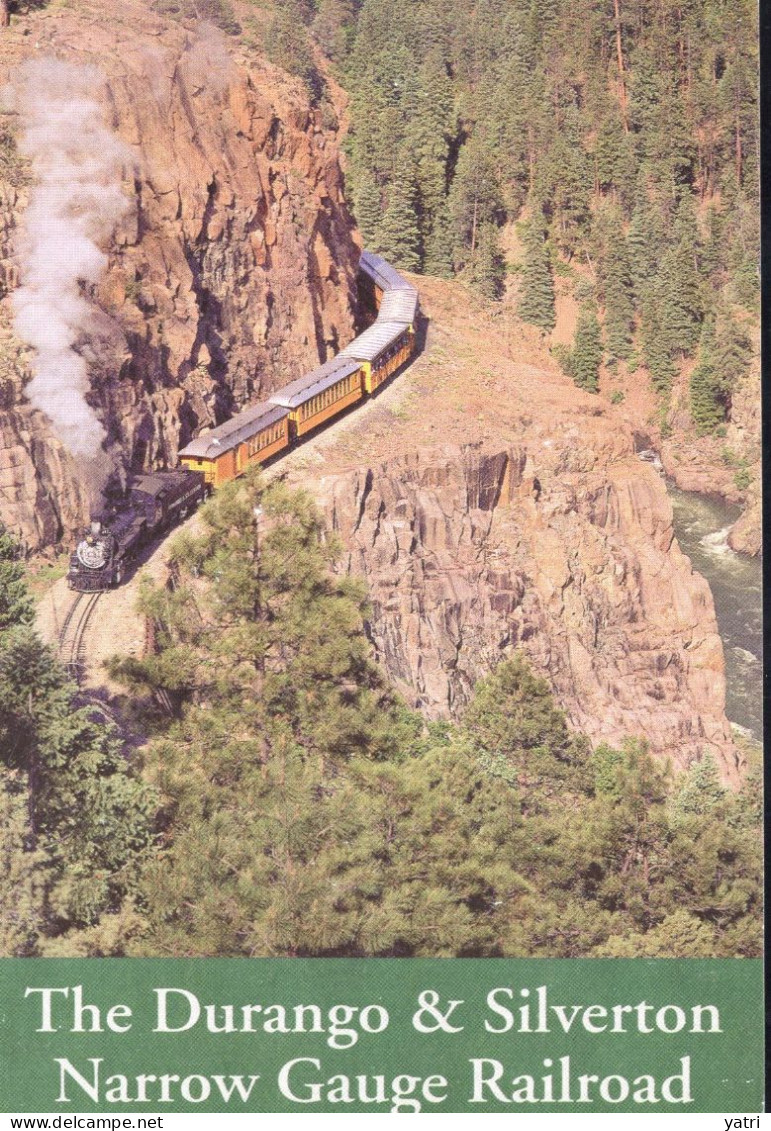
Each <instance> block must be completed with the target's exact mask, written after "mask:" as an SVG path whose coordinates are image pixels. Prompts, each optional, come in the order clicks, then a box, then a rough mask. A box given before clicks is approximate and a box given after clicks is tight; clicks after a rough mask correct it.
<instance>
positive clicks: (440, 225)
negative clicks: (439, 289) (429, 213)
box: [424, 201, 452, 279]
mask: <svg viewBox="0 0 771 1131" xmlns="http://www.w3.org/2000/svg"><path fill="white" fill-rule="evenodd" d="M424 270H425V273H426V274H427V275H438V276H439V278H440V279H451V278H452V225H451V222H450V214H449V211H448V209H447V202H446V201H445V202H443V204H442V206H441V207H440V209H439V211H438V212H437V214H436V216H435V217H434V224H433V227H432V229H431V232H430V234H429V236H428V242H427V244H426V257H425V263H424Z"/></svg>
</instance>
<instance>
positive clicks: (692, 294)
mask: <svg viewBox="0 0 771 1131" xmlns="http://www.w3.org/2000/svg"><path fill="white" fill-rule="evenodd" d="M673 235H674V240H675V242H674V244H673V246H672V247H671V248H670V249H669V250H668V251H667V252H665V254H664V256H663V257H662V260H661V264H660V268H659V276H658V282H659V286H660V292H659V293H660V295H661V307H660V317H661V323H662V327H663V329H664V333H665V334H666V336H667V339H668V342H669V343H670V345H671V348H672V349H674V350H678V351H682V352H683V353H691V352H692V350H693V348H694V346H695V345H696V342H697V341H698V335H699V326H700V322H701V318H702V316H703V300H702V295H701V281H700V278H699V273H698V259H697V256H698V233H697V231H696V219H695V216H694V213H693V204H692V202H691V199H690V196H689V195H688V194H684V195H683V197H682V198H681V200H680V204H679V206H678V210H677V215H676V217H675V225H674V233H673Z"/></svg>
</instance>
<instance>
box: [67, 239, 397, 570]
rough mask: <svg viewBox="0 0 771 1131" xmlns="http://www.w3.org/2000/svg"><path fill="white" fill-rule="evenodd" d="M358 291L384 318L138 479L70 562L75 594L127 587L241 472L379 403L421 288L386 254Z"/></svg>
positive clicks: (362, 271)
mask: <svg viewBox="0 0 771 1131" xmlns="http://www.w3.org/2000/svg"><path fill="white" fill-rule="evenodd" d="M359 292H360V297H361V300H362V305H363V306H365V307H369V308H370V309H372V310H374V312H375V313H376V318H375V321H374V322H373V324H372V325H371V326H369V327H368V328H367V329H366V330H364V332H363V333H361V334H359V336H358V337H357V338H354V340H353V341H352V342H351V344H350V345H349V346H346V347H345V349H344V350H342V352H341V353H339V354H338V355H337V357H335V358H332V359H331V360H330V361H327V362H325V363H324V364H323V365H320V366H319V367H318V368H317V369H314V370H313V371H312V372H311V373H307V374H305V376H303V377H298V378H297V380H296V381H292V382H291V383H290V384H289V385H286V386H284V388H283V389H277V390H276V392H275V393H273V395H272V396H271V397H270V399H269V400H267V401H264V402H262V403H261V404H257V405H252V406H250V407H249V408H246V409H244V410H243V411H242V412H239V413H237V414H236V415H235V416H233V417H232V418H231V419H230V420H227V421H225V422H224V423H223V424H220V425H218V426H217V427H216V428H212V429H211V430H209V431H208V432H204V433H203V434H201V435H200V436H199V437H198V438H197V439H195V440H192V441H191V442H190V443H189V444H188V445H187V447H185V448H183V449H182V450H181V451H180V453H179V460H180V463H181V464H182V467H181V468H180V469H178V470H176V471H158V472H155V473H153V474H150V475H137V476H135V477H134V478H133V479H131V480H130V482H129V485H128V487H127V488H126V490H125V491H124V492H123V493H122V494H121V495H120V496H119V497H117V498H113V499H112V501H110V502H108V504H107V506H106V507H105V509H104V510H103V511H102V513H100V514H97V515H94V516H93V517H92V521H91V526H90V528H89V529H88V530H87V531H86V534H85V537H84V538H83V539H82V541H81V542H79V543H78V546H77V548H76V550H75V552H74V554H73V555H72V559H71V561H70V568H69V572H68V574H67V581H68V584H69V586H70V588H71V589H77V590H80V591H81V592H95V591H97V590H101V589H109V588H111V587H112V586H114V585H120V584H121V582H122V581H123V579H124V577H125V576H126V571H127V567H128V565H129V563H130V562H131V561H132V560H133V559H134V558H136V556H137V553H138V551H139V550H140V549H141V547H142V546H144V545H145V544H146V543H147V542H149V541H150V540H151V539H152V538H154V537H155V536H156V535H157V534H159V533H161V532H162V531H163V530H166V529H168V528H169V527H171V526H174V525H175V524H176V523H177V522H182V521H183V519H184V518H186V517H187V515H188V514H189V513H191V512H192V511H193V510H194V509H195V507H197V506H198V505H199V503H200V502H202V501H203V499H204V498H205V496H206V493H207V492H208V491H210V490H212V489H213V488H215V487H218V486H220V484H222V483H225V482H227V481H228V480H230V479H234V478H235V477H236V476H238V475H241V474H242V472H243V471H245V469H246V468H247V467H248V466H249V464H251V463H265V462H266V460H268V459H271V458H273V457H274V456H276V455H279V454H280V453H282V452H283V451H285V450H289V449H290V448H291V447H292V446H293V445H294V444H295V443H296V442H297V441H298V440H299V439H300V438H301V437H302V436H304V435H305V434H306V433H308V432H311V431H313V430H314V429H315V428H317V427H318V426H319V425H320V424H323V423H324V422H326V421H327V420H330V419H331V418H332V417H334V416H337V415H339V414H340V413H342V412H344V411H345V410H346V409H347V408H349V407H350V406H351V405H354V404H356V403H357V402H359V401H362V400H364V399H365V398H366V397H368V396H371V395H372V394H373V393H375V392H376V391H377V389H379V388H380V386H381V385H383V384H384V382H385V381H386V380H387V379H388V378H389V377H390V376H391V375H392V374H393V373H395V372H396V370H397V369H400V368H401V367H402V366H403V365H405V364H406V363H407V362H408V361H409V360H410V359H411V357H412V355H413V354H414V352H415V323H416V321H417V317H418V311H419V301H418V292H417V290H416V288H415V287H414V286H413V285H412V284H411V283H409V282H407V280H406V279H404V278H403V277H402V276H401V275H400V274H399V272H398V271H396V270H395V268H393V267H391V265H390V264H389V263H386V261H385V260H384V259H381V257H380V256H379V255H374V254H372V253H371V252H368V251H363V252H362V253H361V259H360V262H359Z"/></svg>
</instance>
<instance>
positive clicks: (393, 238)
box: [377, 164, 421, 271]
mask: <svg viewBox="0 0 771 1131" xmlns="http://www.w3.org/2000/svg"><path fill="white" fill-rule="evenodd" d="M388 194H389V200H388V207H387V208H386V210H385V212H384V214H383V220H382V223H381V225H380V229H379V231H378V235H377V249H378V251H380V252H381V254H382V255H384V256H385V258H386V259H387V260H388V261H389V263H393V265H394V267H402V268H403V269H404V270H405V271H419V270H420V267H421V248H420V227H419V221H418V213H417V206H416V196H417V193H416V185H415V176H414V171H413V169H412V168H411V167H410V165H409V164H407V165H406V167H405V168H403V169H402V172H401V175H400V176H398V178H396V179H394V181H392V183H391V185H390V186H389V189H388Z"/></svg>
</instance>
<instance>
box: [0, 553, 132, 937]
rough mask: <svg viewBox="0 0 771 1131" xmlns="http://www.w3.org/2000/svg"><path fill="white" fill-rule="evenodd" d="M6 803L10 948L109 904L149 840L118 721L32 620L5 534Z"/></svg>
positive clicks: (84, 919) (84, 920)
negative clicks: (86, 700)
mask: <svg viewBox="0 0 771 1131" xmlns="http://www.w3.org/2000/svg"><path fill="white" fill-rule="evenodd" d="M0 609H1V610H2V618H1V619H0V752H1V754H0V805H1V806H2V807H4V811H5V814H6V818H7V821H6V823H5V824H4V834H3V840H2V852H3V853H4V855H5V858H6V860H7V862H8V863H7V868H6V869H5V871H4V876H5V880H4V884H3V885H2V887H1V888H0V902H1V903H2V904H3V906H4V909H5V912H4V919H5V921H6V930H5V932H4V935H3V945H4V946H5V947H6V949H5V950H4V951H3V953H5V954H13V953H24V954H26V953H35V952H39V951H40V950H41V948H44V945H45V940H46V939H47V938H53V937H56V936H60V935H62V934H63V933H65V932H66V931H67V930H68V929H70V928H71V927H73V926H78V925H86V924H95V923H97V922H98V921H99V918H100V916H101V915H102V914H105V913H114V912H117V910H118V909H119V908H120V907H121V905H122V902H123V900H124V899H125V897H126V896H127V894H128V893H129V891H130V890H131V887H132V884H133V882H134V879H135V876H136V868H137V864H138V861H139V860H140V858H141V857H142V856H143V854H144V853H145V852H146V851H148V850H149V848H150V845H151V843H152V817H153V810H154V802H153V798H152V795H151V793H150V791H148V790H147V788H146V787H145V786H143V785H141V784H140V783H138V782H137V781H136V779H135V778H134V777H133V776H132V775H131V774H130V772H129V769H128V767H127V764H126V761H125V757H124V752H123V749H122V746H121V744H120V742H119V741H118V738H117V735H116V734H115V732H114V729H113V728H112V726H111V725H110V724H109V723H107V722H106V721H105V719H104V717H103V715H102V713H101V712H99V713H96V712H95V711H94V710H92V709H89V708H87V707H82V706H78V705H77V704H76V702H75V688H73V687H72V685H71V684H69V683H68V681H67V679H66V678H65V676H64V674H63V672H62V671H61V669H60V667H59V666H58V664H57V662H56V660H55V657H54V656H53V654H52V652H51V650H50V649H49V648H47V647H46V646H45V645H43V644H42V642H41V641H40V640H39V639H38V637H37V636H36V635H35V634H34V632H33V631H32V629H31V627H30V623H31V620H32V608H31V604H30V601H29V598H28V597H27V595H26V590H25V588H24V583H23V579H22V574H21V568H20V565H19V563H18V561H17V559H16V549H15V546H14V544H13V542H12V540H11V539H10V538H9V537H8V535H7V534H5V533H3V534H2V535H0Z"/></svg>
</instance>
